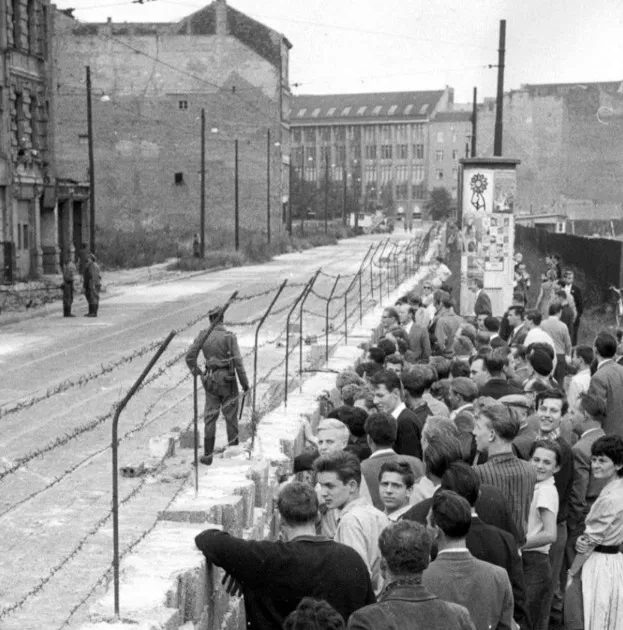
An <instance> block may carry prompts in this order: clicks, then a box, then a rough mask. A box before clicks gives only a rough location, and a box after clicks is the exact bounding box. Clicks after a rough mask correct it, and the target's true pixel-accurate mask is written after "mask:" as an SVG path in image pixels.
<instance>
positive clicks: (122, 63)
mask: <svg viewBox="0 0 623 630" xmlns="http://www.w3.org/2000/svg"><path fill="white" fill-rule="evenodd" d="M54 17H55V31H54V57H55V67H56V77H55V86H56V93H55V98H56V103H57V111H58V115H57V118H56V128H55V131H56V139H57V146H58V150H57V155H58V167H59V171H60V172H62V173H63V175H64V176H65V177H68V178H72V179H73V180H75V181H77V182H81V181H84V180H85V179H88V161H87V148H88V147H87V115H86V97H85V79H84V75H85V66H87V65H88V66H90V68H91V74H92V86H93V88H92V94H93V128H94V132H93V136H94V158H95V199H96V210H97V219H96V220H97V225H102V226H114V227H118V228H123V229H126V230H131V229H134V228H137V227H144V228H153V229H159V228H162V227H165V226H169V227H172V228H175V229H177V230H178V231H179V230H183V231H186V232H189V233H192V232H197V231H198V230H199V203H200V202H199V199H200V159H201V158H200V156H201V143H200V113H201V109H202V108H204V109H205V112H206V145H205V146H206V231H207V233H208V235H210V234H211V233H214V230H215V229H218V228H224V229H225V230H227V231H230V230H231V228H232V227H233V221H234V196H235V193H234V173H235V159H234V144H235V141H236V140H237V141H238V155H239V158H238V165H239V203H240V226H241V229H243V230H245V229H247V230H253V231H259V230H266V226H267V209H268V208H267V205H268V203H267V179H268V175H270V194H269V196H268V198H269V199H270V204H269V206H270V217H271V231H272V232H278V231H280V230H281V229H282V204H283V203H284V202H285V201H286V200H287V195H288V189H287V186H288V178H287V166H288V160H289V157H288V156H289V126H288V119H287V112H288V110H289V108H290V107H289V98H290V91H289V87H288V54H289V49H290V48H291V44H290V43H289V42H288V40H287V39H286V38H285V37H284V36H283V35H281V34H279V33H277V32H275V31H272V30H271V29H269V28H267V27H266V26H264V25H262V24H260V23H258V22H256V21H255V20H252V19H250V18H249V17H247V16H246V15H244V14H242V13H240V12H239V11H236V10H235V9H233V8H232V7H229V6H227V4H226V2H225V0H215V1H214V2H212V3H211V4H210V5H208V6H206V7H204V8H203V9H201V10H199V11H197V12H196V13H193V14H192V15H189V16H188V17H186V18H184V19H183V20H181V21H180V22H177V23H153V24H151V23H133V24H129V23H123V24H113V23H112V22H111V21H110V20H109V21H108V23H105V24H86V23H78V22H76V21H75V20H73V19H72V18H70V17H68V16H67V15H65V14H63V13H62V12H56V13H55V16H54ZM269 132H270V141H269V139H268V137H269Z"/></svg>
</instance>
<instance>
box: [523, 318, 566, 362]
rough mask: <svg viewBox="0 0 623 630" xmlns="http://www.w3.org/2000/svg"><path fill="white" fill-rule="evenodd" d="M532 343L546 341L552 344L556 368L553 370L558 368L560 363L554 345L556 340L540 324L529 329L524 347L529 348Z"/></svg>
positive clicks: (549, 344)
mask: <svg viewBox="0 0 623 630" xmlns="http://www.w3.org/2000/svg"><path fill="white" fill-rule="evenodd" d="M531 343H546V344H547V345H548V346H551V348H552V350H553V351H554V359H553V361H554V368H553V369H552V372H553V371H554V370H555V369H556V365H557V363H558V358H557V357H556V346H555V345H554V340H553V339H552V338H551V337H550V336H549V335H548V334H547V333H546V332H545V331H544V330H543V329H542V328H540V327H539V326H537V327H536V328H533V329H532V330H530V331H528V334H527V335H526V339H525V341H524V342H523V345H524V348H527V347H528V346H529V345H530V344H531Z"/></svg>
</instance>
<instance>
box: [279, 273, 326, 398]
mask: <svg viewBox="0 0 623 630" xmlns="http://www.w3.org/2000/svg"><path fill="white" fill-rule="evenodd" d="M319 273H320V269H318V271H316V273H315V274H314V275H313V276H312V277H311V278H310V279H309V280H308V281H307V284H306V285H305V286H304V287H303V290H302V291H301V294H300V295H299V296H298V297H297V298H296V301H295V302H294V305H293V306H292V308H291V309H290V312H289V313H288V317H287V318H286V375H285V389H284V398H283V404H284V406H285V407H286V408H287V406H288V369H289V365H290V318H291V317H292V313H294V310H295V309H296V307H297V306H298V305H299V302H300V301H301V300H302V299H303V298H304V297H305V296H307V293H309V291H310V289H311V287H312V284H314V282H315V281H316V278H317V277H318V274H319ZM300 332H301V333H302V332H303V328H302V326H301V328H300ZM299 343H301V344H302V343H303V338H302V336H301V338H300V340H299Z"/></svg>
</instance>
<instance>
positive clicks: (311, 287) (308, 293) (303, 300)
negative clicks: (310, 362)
mask: <svg viewBox="0 0 623 630" xmlns="http://www.w3.org/2000/svg"><path fill="white" fill-rule="evenodd" d="M320 271H321V270H320V269H318V271H316V273H315V274H314V277H313V278H312V281H311V284H310V285H309V290H308V291H307V293H306V294H305V297H304V298H303V299H302V300H301V307H300V309H299V324H300V326H301V343H300V344H299V388H300V391H303V307H304V306H305V302H307V298H308V297H309V296H310V294H311V292H312V289H313V288H314V283H315V282H316V278H318V275H319V274H320Z"/></svg>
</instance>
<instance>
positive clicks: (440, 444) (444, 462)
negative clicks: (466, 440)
mask: <svg viewBox="0 0 623 630" xmlns="http://www.w3.org/2000/svg"><path fill="white" fill-rule="evenodd" d="M462 458H463V450H462V448H461V443H460V442H459V441H458V439H457V438H455V437H450V436H448V437H445V438H441V437H434V438H431V439H430V440H429V441H428V444H427V446H426V450H425V451H424V464H425V466H426V470H427V471H428V472H429V473H430V474H432V475H434V476H435V477H437V478H439V479H441V477H442V476H443V474H444V473H445V472H446V470H447V469H448V466H449V465H450V464H451V463H452V462H458V461H461V460H462Z"/></svg>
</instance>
